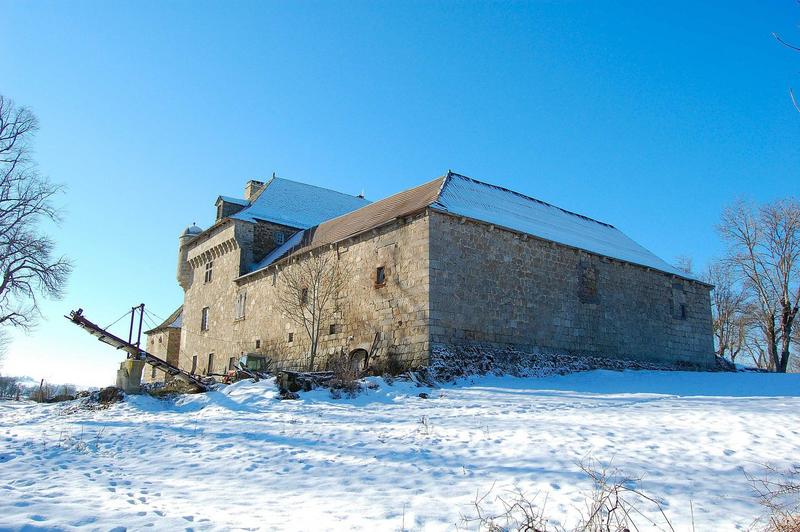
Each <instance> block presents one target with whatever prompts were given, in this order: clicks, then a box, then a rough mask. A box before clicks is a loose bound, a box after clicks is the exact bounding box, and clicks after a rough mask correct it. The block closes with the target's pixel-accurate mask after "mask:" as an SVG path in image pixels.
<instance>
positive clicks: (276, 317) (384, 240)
mask: <svg viewBox="0 0 800 532" xmlns="http://www.w3.org/2000/svg"><path fill="white" fill-rule="evenodd" d="M254 225H255V224H247V223H246V222H238V221H237V222H235V223H232V224H231V225H228V226H227V227H225V228H221V229H219V230H218V231H217V233H216V234H214V235H211V236H208V237H206V238H203V239H202V241H199V242H197V243H196V244H195V243H193V247H192V248H191V250H190V251H189V261H190V264H191V265H192V282H191V285H190V287H189V289H188V290H187V291H186V294H185V300H184V311H183V312H184V314H183V335H182V345H181V355H180V365H181V367H182V368H184V369H187V370H191V368H192V365H193V359H194V357H197V364H196V373H198V374H204V373H206V372H207V366H208V356H209V354H213V355H214V356H213V368H212V369H213V372H215V373H222V372H223V371H224V370H225V369H226V368H227V366H228V364H229V363H230V359H231V358H238V357H239V356H241V354H243V353H264V354H267V355H268V356H269V357H270V358H272V359H273V360H274V361H275V363H276V365H277V366H278V367H284V368H302V367H303V366H304V364H305V354H306V353H307V350H308V343H309V342H308V338H307V335H306V333H305V331H304V329H303V328H302V326H301V325H300V324H299V323H294V322H293V321H292V320H291V319H289V318H288V317H286V316H284V315H282V312H281V310H280V308H279V305H278V303H277V297H276V296H277V293H278V292H277V291H278V290H285V288H284V287H283V285H282V276H281V273H280V270H279V269H278V268H275V267H273V268H270V269H268V270H265V271H263V272H260V273H257V274H255V275H253V276H249V277H247V278H245V279H243V280H242V281H240V282H238V283H237V282H234V279H235V278H237V277H239V275H240V274H241V272H242V271H243V269H244V264H246V261H248V260H252V259H251V257H252V251H251V250H249V249H248V247H251V246H252V242H253V238H254V236H253V235H254V232H255V230H256V229H254ZM247 226H249V227H247ZM231 239H234V240H235V241H236V242H237V245H236V246H235V247H234V246H231V245H230V244H229V242H230V240H231ZM428 242H429V238H428V222H427V217H425V216H417V217H416V218H413V219H408V220H402V221H397V222H395V223H394V224H393V225H392V226H387V227H384V228H381V229H377V230H375V231H372V232H370V233H369V234H365V235H361V236H358V237H355V238H352V239H350V240H349V241H346V242H343V243H341V244H339V245H337V246H333V247H329V248H327V249H325V250H322V252H324V253H329V254H331V255H332V256H336V257H337V260H339V261H341V265H342V268H343V269H344V270H346V271H347V272H348V274H349V282H348V283H347V288H346V290H345V293H343V294H341V297H340V298H339V299H338V301H337V306H338V314H337V317H336V320H335V321H336V322H337V323H333V324H327V323H323V324H322V328H323V331H322V333H323V334H322V337H321V340H320V345H319V350H318V356H317V360H316V365H317V369H321V368H324V367H325V365H326V362H327V359H328V357H329V356H330V355H331V354H332V353H335V352H339V351H342V350H343V351H344V352H345V353H348V354H349V353H351V352H353V351H355V350H357V349H364V350H367V351H369V349H370V347H371V346H372V344H373V342H374V341H375V336H376V333H377V334H378V350H377V357H376V360H375V361H374V363H375V364H377V365H381V364H383V365H386V364H389V360H390V359H391V360H392V363H393V364H400V365H403V366H415V365H421V364H425V363H427V360H428V350H429V341H428V337H429V336H428V325H427V320H428V308H429V307H428V272H429V265H428ZM208 260H213V263H214V264H213V278H212V281H211V282H210V283H206V282H205V280H204V272H205V267H204V265H205V263H206V262H207V261H208ZM300 260H302V259H300ZM379 266H382V267H384V271H385V273H386V282H385V284H384V285H383V286H376V283H375V274H376V270H377V268H378V267H379ZM296 267H297V265H296V264H285V265H282V266H280V268H296ZM240 293H244V294H245V295H244V296H242V297H244V300H245V315H244V317H243V318H237V316H236V302H237V299H238V298H239V297H240ZM204 307H208V309H209V327H208V330H207V331H202V330H200V323H201V315H202V309H203V308H204ZM330 325H335V326H336V327H335V329H334V332H333V333H332V334H330V332H331V330H330ZM290 333H291V334H292V341H289V335H290Z"/></svg>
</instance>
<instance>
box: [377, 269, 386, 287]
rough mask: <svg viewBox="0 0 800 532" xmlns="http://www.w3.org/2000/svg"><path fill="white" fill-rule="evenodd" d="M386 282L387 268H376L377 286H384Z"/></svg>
mask: <svg viewBox="0 0 800 532" xmlns="http://www.w3.org/2000/svg"><path fill="white" fill-rule="evenodd" d="M385 284H386V268H384V267H383V266H378V269H377V270H375V286H383V285H385Z"/></svg>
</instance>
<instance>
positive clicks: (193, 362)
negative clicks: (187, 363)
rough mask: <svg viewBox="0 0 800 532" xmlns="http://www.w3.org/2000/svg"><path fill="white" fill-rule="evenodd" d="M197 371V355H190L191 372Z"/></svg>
mask: <svg viewBox="0 0 800 532" xmlns="http://www.w3.org/2000/svg"><path fill="white" fill-rule="evenodd" d="M195 373H197V355H194V356H193V357H192V374H193V375H194V374H195Z"/></svg>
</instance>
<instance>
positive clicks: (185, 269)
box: [177, 223, 203, 290]
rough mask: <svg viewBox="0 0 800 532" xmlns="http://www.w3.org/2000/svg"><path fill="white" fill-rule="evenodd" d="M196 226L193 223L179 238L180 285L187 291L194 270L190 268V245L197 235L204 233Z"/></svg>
mask: <svg viewBox="0 0 800 532" xmlns="http://www.w3.org/2000/svg"><path fill="white" fill-rule="evenodd" d="M202 232H203V230H202V229H200V228H199V227H198V226H197V225H196V224H194V223H192V225H190V226H189V227H187V228H186V229H184V230H183V233H181V236H179V237H178V275H177V278H178V284H179V285H181V288H183V289H184V290H186V289H187V288H189V285H191V284H192V269H191V268H190V267H189V260H188V259H189V244H190V243H191V241H192V240H194V239H195V237H196V236H197V235H199V234H200V233H202Z"/></svg>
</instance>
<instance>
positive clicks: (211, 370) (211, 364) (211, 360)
mask: <svg viewBox="0 0 800 532" xmlns="http://www.w3.org/2000/svg"><path fill="white" fill-rule="evenodd" d="M212 373H214V353H209V354H208V368H206V375H211V374H212Z"/></svg>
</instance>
